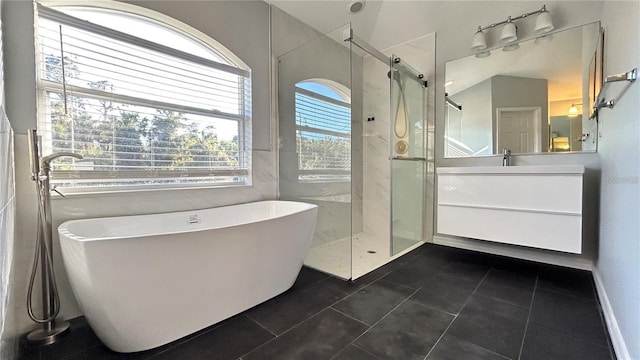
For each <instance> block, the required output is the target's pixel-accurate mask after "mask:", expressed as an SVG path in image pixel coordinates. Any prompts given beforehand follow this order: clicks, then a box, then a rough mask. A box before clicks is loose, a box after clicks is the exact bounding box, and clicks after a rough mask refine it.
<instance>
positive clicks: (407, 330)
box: [355, 300, 453, 360]
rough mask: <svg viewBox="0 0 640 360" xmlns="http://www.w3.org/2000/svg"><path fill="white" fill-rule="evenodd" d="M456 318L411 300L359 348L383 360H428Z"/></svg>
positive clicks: (398, 309)
mask: <svg viewBox="0 0 640 360" xmlns="http://www.w3.org/2000/svg"><path fill="white" fill-rule="evenodd" d="M452 319H453V315H451V314H447V313H445V312H443V311H439V310H436V309H433V308H428V307H426V306H423V305H421V304H419V303H416V302H414V301H411V300H407V301H406V302H404V303H403V304H402V305H400V306H399V307H398V308H397V309H395V310H394V311H393V312H392V313H391V314H389V315H388V316H387V317H385V318H384V319H383V320H382V321H380V322H379V323H378V324H377V325H376V326H374V327H373V328H372V329H371V330H369V331H368V332H367V333H366V334H364V335H363V336H362V337H361V338H359V339H358V340H357V341H356V342H355V344H356V345H357V346H358V347H360V348H362V349H364V350H366V351H367V352H369V353H371V354H373V355H375V356H377V357H378V358H380V359H403V360H418V359H420V360H421V359H424V357H425V356H426V355H427V354H428V353H429V350H431V347H432V346H433V345H434V344H435V343H436V341H437V340H438V338H440V336H441V335H442V333H443V331H444V330H445V329H446V328H447V326H449V324H450V323H451V320H452Z"/></svg>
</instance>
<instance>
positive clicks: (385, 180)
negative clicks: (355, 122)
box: [363, 34, 435, 241]
mask: <svg viewBox="0 0 640 360" xmlns="http://www.w3.org/2000/svg"><path fill="white" fill-rule="evenodd" d="M382 52H383V53H384V54H385V55H387V56H391V55H395V56H397V57H400V58H401V59H402V61H403V63H407V64H409V65H410V66H411V67H413V68H414V69H416V70H417V71H420V72H421V73H422V74H424V77H425V79H426V80H427V81H428V82H429V84H431V85H432V84H434V83H435V82H434V74H435V35H434V34H431V35H427V36H424V37H421V38H418V39H415V40H413V41H410V42H407V43H404V44H401V45H398V46H394V47H392V48H389V49H386V50H383V51H382ZM364 64H365V65H364V69H365V70H364V82H365V86H364V115H365V118H367V117H372V116H374V117H375V121H367V122H365V123H364V125H363V126H364V130H363V139H364V157H363V161H364V165H363V169H364V175H363V181H364V192H363V214H364V220H363V224H364V231H365V233H371V234H388V233H390V229H389V227H390V222H389V219H390V217H391V215H390V209H391V193H390V192H391V181H390V179H391V165H390V164H389V154H390V153H391V145H390V143H389V142H390V138H391V125H390V116H391V111H390V100H389V78H388V77H387V76H386V74H387V71H389V67H388V65H386V64H383V63H382V62H380V61H379V60H376V59H374V58H373V57H370V56H369V57H366V58H365V60H364ZM427 97H428V99H427V112H426V116H427V146H426V147H427V149H426V157H427V166H426V168H427V170H426V178H425V177H419V176H416V175H415V174H414V173H412V171H414V170H415V169H412V167H408V168H407V173H406V174H402V173H400V174H397V175H398V176H400V177H402V178H403V180H404V183H403V187H407V188H420V187H421V186H420V185H421V184H420V183H421V182H425V184H424V185H425V187H424V198H425V203H424V209H423V210H422V209H419V208H417V207H419V206H420V204H418V203H416V202H413V203H412V204H411V206H400V207H397V209H396V211H395V214H394V218H395V220H398V221H399V220H401V219H402V218H409V217H412V216H413V215H414V214H416V213H422V214H423V215H422V216H423V219H422V221H423V224H424V226H423V234H424V239H425V240H427V241H430V240H431V237H432V234H433V186H434V166H433V161H434V156H433V146H434V145H433V129H434V125H433V124H434V113H435V108H434V98H435V90H434V88H433V86H429V87H427ZM408 180H410V181H412V182H413V183H411V184H407V181H408ZM414 195H415V194H414ZM417 195H418V196H420V194H417Z"/></svg>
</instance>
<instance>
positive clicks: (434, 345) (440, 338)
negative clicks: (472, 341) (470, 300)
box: [424, 295, 471, 360]
mask: <svg viewBox="0 0 640 360" xmlns="http://www.w3.org/2000/svg"><path fill="white" fill-rule="evenodd" d="M469 297H471V295H469ZM460 311H462V310H460ZM457 318H458V315H454V316H453V319H451V322H449V325H447V328H446V329H444V331H443V332H442V334H440V337H438V340H436V342H435V343H434V344H433V346H431V349H429V352H427V354H426V355H425V356H424V359H425V360H426V358H428V357H429V354H431V352H432V351H433V349H435V348H436V346H438V343H440V340H442V338H443V337H444V334H446V333H447V331H448V330H449V328H450V327H451V325H453V322H454V321H456V319H457Z"/></svg>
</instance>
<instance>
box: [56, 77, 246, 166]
mask: <svg viewBox="0 0 640 360" xmlns="http://www.w3.org/2000/svg"><path fill="white" fill-rule="evenodd" d="M89 86H90V87H92V88H94V89H100V90H107V91H109V90H110V89H113V86H112V85H111V84H109V83H108V82H97V83H91V84H89ZM49 101H50V109H51V122H52V128H53V146H54V149H55V150H56V151H74V152H77V153H79V154H81V155H83V156H84V160H83V161H84V162H85V164H86V163H89V162H90V163H92V165H93V168H95V169H96V170H97V169H103V170H113V171H127V170H138V171H139V170H140V169H146V170H149V171H157V170H182V171H187V170H189V169H211V170H213V169H219V168H237V167H238V165H239V162H238V143H237V139H235V141H225V140H219V139H218V136H217V134H216V129H215V127H214V126H211V125H209V126H207V127H205V128H201V127H199V126H198V124H197V123H195V122H193V121H189V120H188V119H187V116H186V115H185V114H183V113H180V112H174V111H170V110H164V109H155V114H153V116H149V115H148V114H145V113H143V112H139V111H136V109H135V107H134V106H131V105H126V104H120V103H116V102H113V101H104V100H92V99H88V98H82V97H77V96H67V107H66V113H65V106H64V99H63V96H62V95H61V94H58V93H49ZM138 109H139V108H138ZM60 164H61V165H62V164H64V163H62V162H61V163H60ZM68 166H69V165H66V167H67V168H68ZM62 168H63V169H64V168H65V166H64V165H62Z"/></svg>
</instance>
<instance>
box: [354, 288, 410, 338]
mask: <svg viewBox="0 0 640 360" xmlns="http://www.w3.org/2000/svg"><path fill="white" fill-rule="evenodd" d="M419 290H420V289H417V290H415V291H414V292H412V293H411V295H409V296H408V297H407V298H406V299H404V300H402V301H401V302H400V303H399V304H398V305H396V306H395V307H394V308H393V309H391V310H389V312H388V313H386V314H385V315H384V316H383V317H382V318H380V320H378V321H376V322H375V323H374V324H373V325H371V326H370V327H369V328H368V329H367V330H365V332H363V333H362V334H360V335H359V336H358V337H356V338H355V339H353V341H352V342H351V343H349V345H355V342H356V341H358V339H360V338H361V337H363V336H364V335H365V334H367V333H368V332H369V331H371V329H373V328H374V327H375V326H376V325H378V324H379V323H380V322H382V320H384V319H386V318H387V317H388V316H389V315H391V313H392V312H394V311H396V309H397V308H399V307H400V306H401V305H402V304H404V303H405V302H407V301H408V300H409V299H410V298H411V297H412V296H413V295H415V293H417V292H418V291H419ZM349 345H347V346H349Z"/></svg>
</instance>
